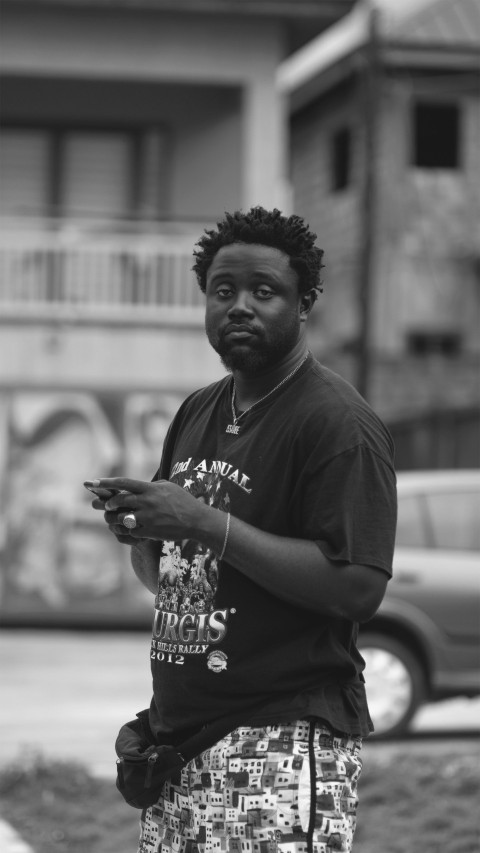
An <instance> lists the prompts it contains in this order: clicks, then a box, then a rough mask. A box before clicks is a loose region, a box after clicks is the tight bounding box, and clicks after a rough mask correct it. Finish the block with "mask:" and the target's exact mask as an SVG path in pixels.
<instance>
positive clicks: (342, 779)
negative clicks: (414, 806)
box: [94, 207, 396, 853]
mask: <svg viewBox="0 0 480 853" xmlns="http://www.w3.org/2000/svg"><path fill="white" fill-rule="evenodd" d="M315 240H316V235H315V234H312V233H311V232H310V231H309V229H308V226H306V225H305V223H304V221H303V220H302V219H301V218H300V217H297V216H291V217H284V216H283V215H282V214H281V213H280V212H279V211H278V210H274V211H271V212H269V211H266V210H264V209H263V208H261V207H256V208H252V209H251V210H250V211H249V212H248V213H246V214H243V213H241V212H237V213H235V214H233V215H230V214H227V215H226V217H225V219H224V220H223V221H222V222H220V223H219V224H218V227H217V230H212V231H207V232H205V235H204V236H203V237H202V238H201V239H200V241H199V243H198V244H197V246H198V250H197V251H196V253H195V255H196V260H195V266H194V269H195V271H196V274H197V278H198V282H199V285H200V287H201V289H202V291H203V292H204V293H205V296H206V333H207V336H208V339H209V341H210V343H211V345H212V346H213V347H214V349H215V350H216V352H217V353H218V354H219V355H220V358H221V360H222V362H223V364H224V365H225V367H226V368H227V370H228V371H229V372H230V374H231V375H229V376H227V377H226V378H224V379H222V380H220V381H219V382H216V383H214V384H213V385H210V386H208V387H207V388H204V389H202V390H200V391H197V392H196V393H194V394H192V395H191V396H190V397H188V398H187V400H186V401H185V402H184V403H183V404H182V406H181V407H180V409H179V411H178V413H177V415H176V416H175V418H174V420H173V422H172V424H171V426H170V429H169V431H168V434H167V437H166V440H165V444H164V449H163V456H162V460H161V464H160V468H159V470H158V472H157V474H156V476H155V478H154V482H152V483H144V482H141V481H136V480H126V479H122V478H116V479H108V480H98V481H96V485H98V486H101V487H108V486H114V487H117V488H121V489H124V490H126V494H119V495H117V496H115V497H113V498H111V499H110V500H108V502H107V503H106V504H105V505H104V504H103V503H101V502H100V501H97V502H94V506H95V507H96V508H98V509H100V508H103V507H104V506H105V508H106V513H105V519H106V522H107V524H108V525H109V527H110V529H111V531H112V532H113V533H114V535H115V536H116V537H117V539H118V540H119V541H120V542H122V543H125V544H129V545H132V564H133V568H134V571H135V572H136V574H137V576H138V577H139V579H140V580H141V581H142V582H143V583H144V584H145V585H146V586H147V587H148V588H149V589H150V590H151V591H152V593H154V594H155V596H156V599H155V603H156V609H155V618H154V627H153V639H152V646H151V659H152V673H153V688H154V696H153V699H152V704H151V708H150V726H151V729H152V731H153V732H154V734H155V735H156V736H157V737H158V739H159V741H161V739H162V735H165V734H171V733H172V732H173V733H176V734H177V735H178V737H179V740H181V736H182V734H185V733H186V732H191V731H192V730H194V729H198V728H200V727H201V726H203V725H204V724H206V723H209V722H211V721H212V720H215V719H218V718H221V717H226V716H228V715H230V714H232V713H233V712H234V711H240V710H242V709H243V710H244V716H245V719H244V725H243V726H242V727H241V728H239V729H237V730H235V731H234V732H233V733H232V734H231V735H229V736H227V737H226V738H223V739H222V740H221V741H220V742H219V743H218V744H217V745H216V746H214V747H213V748H212V749H211V750H208V751H206V752H205V753H203V754H202V755H201V756H199V757H198V758H197V759H196V761H194V762H192V763H190V764H189V765H187V767H186V768H185V769H184V770H183V772H182V779H181V785H176V786H175V785H173V784H170V783H166V786H165V789H164V795H163V796H162V797H161V798H160V800H159V803H158V804H157V806H153V807H152V808H150V809H147V810H146V811H145V813H144V814H143V816H142V838H141V843H140V848H139V849H140V850H141V851H142V853H147V852H148V853H150V851H151V852H152V853H153V851H156V850H157V849H158V850H160V849H161V850H162V851H164V850H167V849H169V848H172V849H173V848H174V847H175V849H180V850H187V849H192V850H194V849H195V848H197V847H198V848H199V849H201V850H207V849H208V850H210V848H211V849H212V850H213V849H218V850H227V849H228V850H234V851H237V850H238V851H240V850H241V849H242V844H243V845H244V844H245V843H246V844H247V847H248V849H251V850H252V851H253V850H254V849H256V848H257V847H259V843H260V842H262V841H263V842H264V843H269V844H270V845H272V847H276V846H278V847H279V849H282V845H286V846H287V847H288V848H289V849H295V850H298V851H313V850H315V851H317V853H322V851H330V850H332V849H337V850H344V851H349V850H351V845H352V839H353V833H354V828H355V812H356V801H357V798H356V783H357V780H358V776H359V774H360V768H361V763H360V758H359V752H360V747H361V740H362V738H363V737H365V736H366V735H368V733H369V731H370V730H371V728H372V726H371V721H370V717H369V714H368V709H367V704H366V699H365V690H364V682H363V676H362V669H363V660H362V658H361V656H360V655H359V653H358V651H357V648H356V636H357V627H358V622H362V621H365V620H368V619H369V618H371V616H373V614H374V613H375V611H376V610H377V608H378V606H379V604H380V602H381V600H382V597H383V595H384V592H385V587H386V584H387V581H388V578H389V576H390V574H391V562H392V553H393V544H394V533H395V520H396V487H395V474H394V469H393V450H392V443H391V439H390V436H389V434H388V432H387V430H386V429H385V427H384V426H383V424H382V423H381V422H380V421H379V419H378V418H377V417H376V415H375V414H374V413H373V412H372V410H371V409H370V408H369V407H368V405H367V404H366V403H365V401H364V400H363V399H362V398H361V397H360V396H359V395H358V394H357V393H356V391H355V390H354V389H353V388H352V387H351V386H350V385H349V384H348V383H346V382H345V381H344V380H342V379H341V378H340V377H339V376H337V375H335V374H334V373H332V372H331V371H329V370H327V369H326V368H325V367H323V366H322V365H320V364H319V363H318V362H317V361H316V360H315V359H314V358H313V357H312V355H311V354H310V353H309V352H308V350H307V344H306V324H307V321H308V317H309V314H310V311H311V309H312V307H313V305H314V303H315V300H316V297H317V295H318V291H319V290H321V283H320V269H321V266H322V264H321V260H322V255H323V252H322V251H321V250H320V249H318V248H317V247H316V246H315ZM124 521H125V524H124ZM129 523H130V524H133V525H135V526H134V527H133V528H131V529H130V530H129V531H128V530H127V529H126V525H128V524H129Z"/></svg>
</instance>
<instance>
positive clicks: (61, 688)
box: [0, 629, 480, 853]
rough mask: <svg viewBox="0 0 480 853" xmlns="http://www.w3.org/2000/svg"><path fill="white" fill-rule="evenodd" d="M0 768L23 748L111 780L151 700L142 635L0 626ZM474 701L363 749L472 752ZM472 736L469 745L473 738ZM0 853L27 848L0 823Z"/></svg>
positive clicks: (437, 711)
mask: <svg viewBox="0 0 480 853" xmlns="http://www.w3.org/2000/svg"><path fill="white" fill-rule="evenodd" d="M0 667H1V702H0V766H1V767H5V765H6V764H8V763H10V762H15V761H18V759H19V757H20V755H21V754H22V752H24V751H26V750H27V751H29V752H40V753H41V754H42V755H43V756H44V757H46V758H56V759H65V760H75V761H80V762H81V763H82V764H86V765H87V766H88V767H89V768H90V770H91V771H92V772H93V773H95V774H96V775H101V776H104V777H107V778H111V779H112V782H113V779H114V777H115V773H116V767H115V759H116V756H115V750H114V741H115V737H116V734H117V731H118V729H119V728H120V726H121V725H123V723H124V722H126V721H127V720H129V719H132V718H133V717H134V716H135V714H136V712H137V711H139V710H140V709H141V708H146V707H147V706H148V705H149V702H150V698H151V679H150V660H149V636H148V632H122V633H119V632H112V631H105V632H98V631H95V632H89V631H85V632H80V631H46V630H37V631H35V630H23V629H3V630H0ZM479 733H480V698H479V699H474V700H470V701H469V700H462V699H456V700H451V701H448V702H442V703H438V704H436V705H429V706H426V707H425V708H423V709H422V710H421V711H420V712H419V713H418V714H417V717H416V718H415V720H414V722H413V724H412V735H411V737H410V738H408V739H407V741H400V742H399V743H395V742H392V743H390V744H389V743H387V744H383V743H380V742H378V743H373V742H372V743H371V744H366V745H365V748H364V757H365V758H366V757H367V753H368V750H371V749H375V750H378V749H383V750H387V751H388V750H392V751H394V750H395V749H399V748H400V749H402V751H404V750H405V749H411V750H412V751H413V750H416V749H420V748H421V749H424V748H429V749H432V750H436V749H441V748H445V747H446V746H447V745H448V743H449V742H451V739H452V738H455V740H456V743H457V747H458V748H462V749H468V750H471V749H472V743H473V744H474V746H473V748H474V749H478V740H477V739H478V734H479ZM475 741H476V743H475ZM2 833H3V834H2ZM0 851H1V853H29V851H28V848H26V847H25V845H23V846H22V843H21V841H20V840H19V839H18V837H17V838H15V836H14V835H12V834H11V833H10V830H9V828H8V827H5V826H2V824H1V822H0Z"/></svg>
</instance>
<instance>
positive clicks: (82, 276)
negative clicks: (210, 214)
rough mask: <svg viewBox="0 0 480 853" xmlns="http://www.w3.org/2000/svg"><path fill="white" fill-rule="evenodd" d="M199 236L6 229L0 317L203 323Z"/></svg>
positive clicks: (0, 235)
mask: <svg viewBox="0 0 480 853" xmlns="http://www.w3.org/2000/svg"><path fill="white" fill-rule="evenodd" d="M198 234H199V231H198V230H197V231H196V232H195V235H193V232H192V234H191V235H190V234H165V235H156V234H155V235H154V234H152V235H148V234H145V233H143V234H128V235H126V234H118V235H106V234H104V233H100V234H98V236H95V235H92V234H91V233H89V234H87V233H84V234H81V233H75V234H74V233H65V232H57V233H52V232H41V231H37V232H36V233H34V232H30V233H28V232H22V231H19V230H15V229H11V228H2V229H1V232H0V316H2V317H3V318H4V319H5V318H6V319H15V320H20V321H21V320H29V319H30V320H32V321H39V320H50V319H53V320H55V319H58V320H62V321H68V320H71V321H72V322H74V321H77V322H80V321H84V322H94V321H100V322H119V321H120V322H122V323H123V322H127V323H129V322H131V323H136V322H137V323H138V322H147V323H162V322H165V323H167V324H172V323H180V324H182V325H184V324H186V325H199V324H201V323H202V322H203V315H204V308H203V305H204V298H203V294H202V293H201V291H200V289H199V287H198V284H197V282H196V278H195V275H194V273H193V272H192V270H191V267H192V263H193V258H192V252H193V245H194V242H195V240H196V237H198Z"/></svg>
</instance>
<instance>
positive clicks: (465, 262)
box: [278, 0, 480, 465]
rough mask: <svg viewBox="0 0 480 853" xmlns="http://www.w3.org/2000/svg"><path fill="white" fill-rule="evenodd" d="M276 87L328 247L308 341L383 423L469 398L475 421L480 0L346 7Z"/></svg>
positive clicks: (297, 201) (296, 167) (302, 193)
mask: <svg viewBox="0 0 480 853" xmlns="http://www.w3.org/2000/svg"><path fill="white" fill-rule="evenodd" d="M278 85H279V89H280V91H281V92H282V93H283V95H284V97H285V100H286V103H287V105H288V110H289V114H290V127H291V178H292V184H293V196H294V207H295V209H298V210H301V211H302V213H303V214H304V215H305V216H306V217H307V219H308V220H309V222H310V224H311V226H312V228H313V229H314V230H315V231H317V233H318V235H319V242H320V245H322V246H323V247H324V248H325V250H326V259H325V262H326V268H325V270H324V277H325V293H328V298H327V297H325V301H324V306H322V304H321V303H320V306H321V307H320V311H318V312H317V314H316V323H317V325H316V330H315V332H314V336H313V339H312V347H313V348H314V349H315V350H316V351H317V352H318V353H319V355H320V356H321V357H322V358H323V359H324V360H325V361H327V362H328V363H329V364H331V365H332V366H334V367H335V368H336V369H338V371H339V372H340V373H342V374H343V375H346V376H347V377H349V378H350V379H351V380H352V381H353V382H354V383H355V384H356V385H357V387H359V389H360V390H361V391H362V393H364V394H365V395H366V396H367V397H368V399H369V400H370V401H371V402H372V404H373V406H374V407H375V408H376V410H377V411H379V413H380V414H382V415H383V416H384V417H386V419H387V420H388V421H389V423H395V421H396V420H397V419H399V418H401V417H403V416H404V415H406V414H407V413H408V414H409V415H411V413H412V412H413V413H415V414H416V415H418V416H420V415H421V414H422V413H425V412H431V411H432V410H434V411H435V412H436V413H437V414H438V412H439V411H440V413H441V412H442V410H447V409H448V410H450V411H451V410H452V408H453V409H456V410H458V411H461V410H464V409H465V408H468V407H473V408H475V409H476V412H477V414H476V419H475V429H478V407H479V404H480V383H479V381H478V380H479V376H480V374H479V370H478V356H479V349H480V341H479V336H478V328H479V318H480V288H479V284H480V281H479V276H480V3H479V0H455V2H451V0H402V2H397V0H374V2H371V3H367V2H363V0H359V2H358V3H357V4H356V5H355V7H354V9H353V10H352V11H351V12H350V13H349V14H348V15H346V16H345V17H343V18H342V20H341V21H339V22H338V23H337V24H335V25H333V26H332V27H330V28H329V29H328V30H327V31H326V32H325V33H323V34H320V35H319V36H318V37H317V38H316V39H314V40H313V41H312V42H311V43H309V44H308V45H306V46H304V47H303V48H302V49H300V50H299V51H297V52H296V53H295V54H294V55H293V56H291V57H289V58H287V59H286V60H285V61H284V62H283V63H282V65H281V66H280V68H279V71H278ZM312 319H313V316H312ZM469 441H470V446H469V447H467V446H466V445H468V442H463V443H464V448H463V450H464V451H465V454H466V455H465V456H464V457H460V456H459V458H458V459H454V458H449V459H448V461H449V462H450V464H452V463H453V464H467V465H468V464H470V465H471V464H474V462H473V460H475V462H476V461H477V454H478V439H475V438H474V437H473V435H472V434H469ZM473 444H474V445H475V449H474V447H473ZM427 458H428V455H427V456H423V464H424V465H425V460H426V459H427ZM410 461H412V460H410ZM437 464H441V461H438V460H437Z"/></svg>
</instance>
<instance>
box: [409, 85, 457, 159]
mask: <svg viewBox="0 0 480 853" xmlns="http://www.w3.org/2000/svg"><path fill="white" fill-rule="evenodd" d="M459 132H460V110H459V106H458V104H438V103H427V102H418V103H416V104H415V105H414V108H413V148H414V150H413V165H414V166H417V167H418V168H420V169H458V167H459V147H460V146H459Z"/></svg>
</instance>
